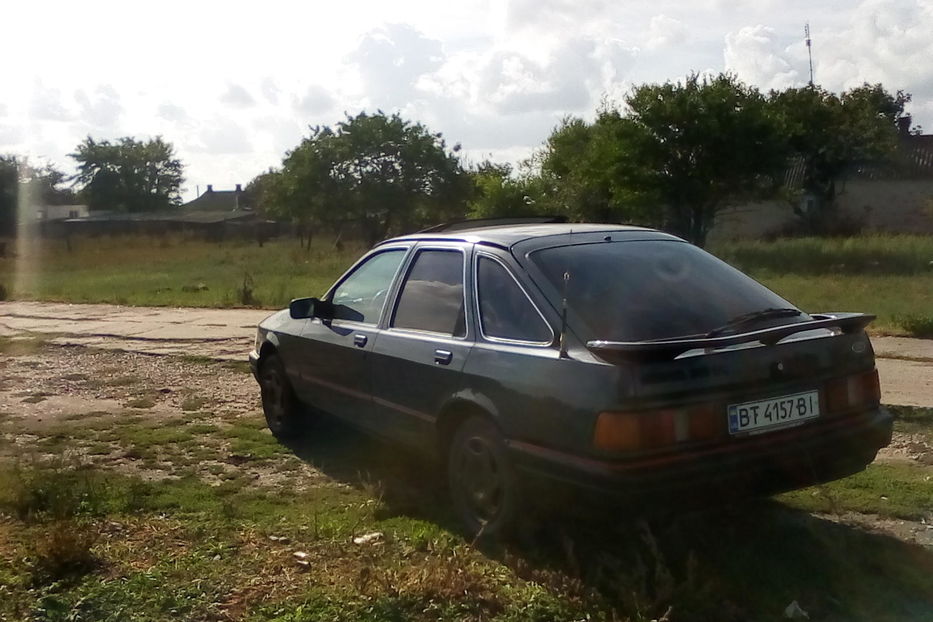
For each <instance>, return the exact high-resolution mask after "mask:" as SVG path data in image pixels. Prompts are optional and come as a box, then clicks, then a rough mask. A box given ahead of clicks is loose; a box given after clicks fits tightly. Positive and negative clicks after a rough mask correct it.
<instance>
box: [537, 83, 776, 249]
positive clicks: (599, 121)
mask: <svg viewBox="0 0 933 622" xmlns="http://www.w3.org/2000/svg"><path fill="white" fill-rule="evenodd" d="M779 132H780V127H779V124H778V123H777V121H776V119H775V117H774V114H773V113H772V111H771V109H770V108H769V105H768V100H767V98H765V97H764V96H763V95H762V94H761V93H760V92H758V90H757V89H755V88H753V87H749V86H747V85H745V84H743V83H742V82H740V81H739V80H737V79H736V78H735V77H734V76H731V75H728V74H722V75H719V76H716V77H705V76H703V77H701V76H699V75H692V76H690V77H688V78H687V79H686V80H685V81H683V82H677V83H672V82H668V83H665V84H646V85H642V86H637V87H635V88H634V89H633V90H632V91H631V92H630V93H629V94H628V95H627V96H626V97H625V100H624V106H623V107H621V108H617V107H608V106H607V107H605V108H604V109H603V110H601V111H599V112H598V114H597V117H596V119H595V121H594V122H593V123H585V122H584V121H582V120H580V119H569V120H565V121H564V122H563V123H562V124H561V125H560V126H559V127H558V128H557V129H556V130H555V131H554V133H553V134H552V135H551V136H550V138H549V139H548V142H547V144H546V146H545V148H544V150H543V153H542V154H541V156H540V161H541V174H542V176H543V177H544V178H545V180H546V184H545V185H546V186H548V187H553V188H555V189H556V190H555V191H554V195H553V196H554V197H555V199H556V200H557V201H558V202H560V203H563V204H564V205H565V206H566V208H567V210H568V211H569V212H570V214H571V215H572V216H573V217H575V218H579V219H597V220H603V221H634V222H642V223H647V224H652V225H656V226H663V227H665V228H666V229H668V230H670V231H672V232H674V233H677V234H679V235H682V236H684V237H686V238H687V239H689V240H691V241H692V242H694V243H697V244H701V245H702V244H703V243H704V242H705V241H706V235H707V233H708V232H709V228H710V227H711V225H712V223H713V220H714V218H715V215H716V213H717V212H718V211H719V210H721V209H723V208H724V207H727V206H729V205H732V204H734V203H736V202H738V201H742V200H745V199H747V198H749V197H753V196H757V195H760V194H762V193H765V192H768V191H769V190H770V189H773V188H774V186H775V185H776V183H777V181H778V180H779V179H780V173H781V172H782V169H783V167H784V163H785V160H786V145H785V144H784V142H783V141H782V140H781V137H780V133H779Z"/></svg>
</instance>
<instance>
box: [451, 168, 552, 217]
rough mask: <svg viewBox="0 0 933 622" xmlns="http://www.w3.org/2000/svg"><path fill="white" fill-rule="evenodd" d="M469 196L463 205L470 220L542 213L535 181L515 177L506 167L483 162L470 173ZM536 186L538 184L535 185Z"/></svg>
mask: <svg viewBox="0 0 933 622" xmlns="http://www.w3.org/2000/svg"><path fill="white" fill-rule="evenodd" d="M470 176H471V177H472V178H473V196H472V198H471V199H470V201H469V204H468V206H467V211H468V213H467V215H468V216H469V217H470V218H504V217H521V216H531V215H535V214H539V213H542V206H540V205H539V203H538V197H540V194H541V193H540V189H539V188H537V187H535V185H536V184H535V182H536V181H537V180H536V179H535V178H533V177H530V176H528V175H523V176H515V175H514V174H513V170H512V166H511V165H509V164H496V163H493V162H489V161H485V162H482V163H481V164H479V165H478V166H476V167H475V168H474V169H473V170H471V171H470ZM537 185H540V184H537Z"/></svg>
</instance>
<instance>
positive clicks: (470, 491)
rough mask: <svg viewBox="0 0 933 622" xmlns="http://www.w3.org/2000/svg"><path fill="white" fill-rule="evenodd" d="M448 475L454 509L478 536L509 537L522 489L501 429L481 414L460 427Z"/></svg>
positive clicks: (470, 531)
mask: <svg viewBox="0 0 933 622" xmlns="http://www.w3.org/2000/svg"><path fill="white" fill-rule="evenodd" d="M447 478H448V486H449V488H450V495H451V499H452V501H453V505H454V509H455V510H456V512H457V515H458V516H459V518H460V520H461V522H462V523H463V525H464V526H465V527H466V530H467V533H468V535H470V536H471V537H475V538H492V539H498V538H507V537H509V536H510V535H511V534H512V532H513V528H514V527H515V524H516V521H517V518H518V510H519V507H520V503H519V489H518V482H517V478H516V477H515V469H514V467H513V465H512V461H511V460H510V458H509V454H508V449H507V448H506V446H505V440H504V439H503V438H502V434H501V433H500V432H499V429H498V428H497V427H496V426H495V425H494V424H493V423H492V422H491V421H489V420H487V419H484V418H482V417H470V418H469V419H467V420H465V421H464V422H463V423H462V424H460V426H459V427H458V428H457V430H456V432H455V433H454V437H453V440H452V441H451V443H450V447H449V449H448V454H447Z"/></svg>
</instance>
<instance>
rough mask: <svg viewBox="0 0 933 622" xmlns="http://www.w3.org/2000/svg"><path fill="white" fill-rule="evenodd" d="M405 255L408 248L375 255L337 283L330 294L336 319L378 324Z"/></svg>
mask: <svg viewBox="0 0 933 622" xmlns="http://www.w3.org/2000/svg"><path fill="white" fill-rule="evenodd" d="M404 258H405V249H402V248H398V249H391V250H387V251H383V252H381V253H377V254H376V255H373V256H372V257H370V258H369V259H367V260H366V261H365V262H363V263H362V264H360V266H359V267H357V269H356V270H354V271H353V273H352V274H350V276H348V277H347V278H346V279H344V281H343V282H342V283H341V284H340V285H338V286H337V288H336V289H335V290H334V294H333V296H331V302H333V303H334V319H335V320H352V321H354V322H362V323H364V324H378V323H379V315H380V314H381V313H382V306H383V305H384V304H385V300H386V294H387V293H388V291H389V288H390V287H392V279H393V278H395V273H396V272H398V267H399V265H401V263H402V259H404Z"/></svg>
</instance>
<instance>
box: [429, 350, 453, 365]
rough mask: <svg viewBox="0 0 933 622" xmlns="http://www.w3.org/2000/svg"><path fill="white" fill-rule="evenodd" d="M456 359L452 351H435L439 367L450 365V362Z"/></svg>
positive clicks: (435, 359)
mask: <svg viewBox="0 0 933 622" xmlns="http://www.w3.org/2000/svg"><path fill="white" fill-rule="evenodd" d="M453 359H454V353H453V352H451V351H450V350H435V351H434V362H435V363H437V364H438V365H450V362H451V361H452V360H453Z"/></svg>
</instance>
